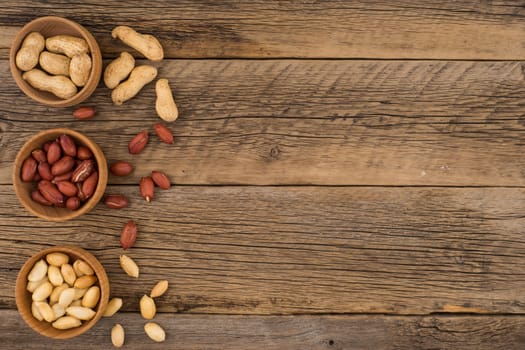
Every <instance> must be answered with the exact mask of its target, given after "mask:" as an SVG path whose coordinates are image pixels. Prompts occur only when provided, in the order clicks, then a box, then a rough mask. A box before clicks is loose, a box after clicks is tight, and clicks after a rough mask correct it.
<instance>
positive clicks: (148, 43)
mask: <svg viewBox="0 0 525 350" xmlns="http://www.w3.org/2000/svg"><path fill="white" fill-rule="evenodd" d="M111 36H112V37H113V38H115V39H116V38H118V39H120V40H122V41H123V42H124V44H126V45H128V46H131V47H132V48H134V49H135V50H137V51H138V52H140V53H141V54H143V55H144V57H146V58H147V59H148V60H152V61H161V60H162V59H163V58H164V50H163V49H162V45H161V44H160V42H159V41H158V40H157V38H155V37H154V36H153V35H150V34H140V33H138V32H136V31H135V30H133V29H132V28H130V27H128V26H118V27H115V28H114V29H113V31H112V32H111Z"/></svg>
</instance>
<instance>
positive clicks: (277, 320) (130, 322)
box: [0, 310, 525, 350]
mask: <svg viewBox="0 0 525 350" xmlns="http://www.w3.org/2000/svg"><path fill="white" fill-rule="evenodd" d="M0 316H1V320H2V321H0V333H1V334H2V342H3V344H4V345H5V346H6V347H8V348H9V349H42V348H53V349H71V348H82V349H100V348H110V347H111V340H110V336H109V334H110V329H111V327H113V325H114V324H115V323H121V324H122V325H123V327H124V329H125V331H126V343H125V347H126V349H144V348H148V349H154V348H159V349H160V348H162V349H207V350H213V349H221V350H222V349H232V350H235V349H243V350H249V349H279V350H285V349H312V350H314V349H330V350H332V349H334V350H335V349H371V350H387V349H388V350H393V349H465V350H468V349H473V350H474V349H475V350H483V349H487V350H488V349H490V350H497V349H505V350H513V349H523V347H524V346H525V338H524V337H523V328H524V327H525V317H523V316H514V317H511V316H490V317H488V316H426V317H415V316H413V317H399V316H394V317H392V316H365V315H363V316H358V315H355V316H354V315H352V316H233V315H228V316H224V315H213V316H210V315H180V314H157V316H156V317H155V321H156V322H158V323H159V324H161V325H162V326H163V327H164V328H165V330H166V334H167V337H166V342H165V343H163V344H154V343H153V342H152V341H151V340H149V338H147V337H146V335H145V334H144V330H143V325H144V323H145V321H144V320H143V319H142V318H141V317H140V314H134V313H119V314H117V315H115V316H114V317H112V318H110V319H107V318H103V319H102V320H101V321H99V323H98V324H97V325H95V327H94V328H92V329H91V330H90V331H89V332H88V333H86V334H84V335H82V336H80V337H78V338H75V339H72V340H68V341H62V342H60V341H56V340H50V339H47V338H44V337H41V336H38V335H36V333H34V332H33V331H32V330H31V329H29V328H28V327H27V326H26V325H25V323H24V322H23V320H22V319H21V318H20V316H19V315H18V314H17V313H16V311H12V310H9V311H8V310H2V311H0Z"/></svg>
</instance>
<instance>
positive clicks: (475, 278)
mask: <svg viewBox="0 0 525 350" xmlns="http://www.w3.org/2000/svg"><path fill="white" fill-rule="evenodd" d="M44 15H59V16H66V17H68V18H71V19H73V20H76V21H78V22H79V23H81V24H83V25H85V26H86V27H87V28H88V29H89V30H90V31H92V33H93V34H94V35H95V37H96V38H97V40H98V41H99V43H100V44H101V48H102V51H103V55H104V57H105V58H106V59H109V58H112V57H115V56H116V55H117V54H118V53H119V52H120V51H121V50H122V49H124V48H125V47H124V46H123V45H121V44H119V43H117V42H116V41H114V40H113V39H111V36H110V31H111V29H112V28H113V26H114V25H116V24H126V25H130V26H132V27H135V28H137V29H139V30H142V31H144V32H150V33H155V34H156V35H158V37H159V38H160V40H161V42H162V43H163V44H164V47H165V49H166V57H167V58H166V59H165V60H164V61H163V62H161V63H158V64H155V65H157V66H158V67H159V76H160V77H164V78H168V79H169V80H170V81H172V82H173V89H174V95H175V97H176V100H177V101H178V102H179V110H180V115H181V117H180V118H179V120H178V121H177V122H176V123H175V124H172V125H170V127H171V128H172V130H173V131H174V134H175V139H176V141H175V144H174V145H171V146H168V145H164V144H161V143H160V142H159V141H158V140H157V139H156V138H155V137H151V141H150V144H149V145H148V146H147V148H146V149H145V151H144V152H143V153H142V154H140V155H138V156H131V155H129V154H128V153H127V142H128V141H129V139H130V137H131V136H132V135H134V134H136V133H137V132H139V131H140V130H142V129H145V128H149V129H150V130H151V128H152V125H153V123H154V122H156V121H158V118H157V117H156V115H155V112H154V98H155V94H154V87H153V85H150V86H147V87H146V88H145V89H144V90H143V91H142V92H141V93H140V94H139V96H137V97H136V98H135V99H133V100H131V101H129V102H128V103H126V104H125V105H123V106H120V107H117V106H113V105H112V103H111V100H110V98H109V95H110V91H109V90H108V89H106V88H105V87H104V86H102V84H101V86H100V87H99V88H98V89H97V91H96V92H95V94H94V95H93V96H92V97H91V98H90V99H89V101H87V102H86V104H88V105H93V106H96V108H97V110H98V115H97V116H96V117H95V119H93V120H91V121H76V120H73V119H72V117H71V112H72V111H73V108H66V109H54V108H49V107H45V106H42V105H39V104H37V103H35V102H33V101H31V100H29V99H28V98H27V97H26V96H24V95H23V94H22V93H21V92H20V90H19V89H18V88H17V87H16V85H15V83H14V81H13V79H12V78H11V76H10V72H9V62H8V51H9V46H10V42H11V40H12V38H13V36H14V35H15V34H16V32H17V31H18V30H19V29H20V28H21V26H23V25H24V24H25V23H26V22H28V21H30V20H31V19H33V18H35V17H39V16H44ZM524 15H525V1H494V2H493V1H482V2H480V1H467V0H461V1H427V0H424V1H415V0H402V1H396V2H390V1H379V0H378V1H341V0H331V1H323V2H313V1H301V2H297V1H280V2H275V3H274V2H267V1H242V2H241V1H220V2H210V1H199V2H196V1H177V2H161V3H158V4H144V3H143V2H140V1H127V2H117V1H98V0H94V1H90V2H87V3H78V2H77V3H67V2H47V1H16V2H15V1H5V2H4V3H2V4H0V31H1V32H2V34H3V35H1V36H0V78H1V81H2V83H3V84H2V85H0V198H2V201H0V248H1V249H0V259H1V261H2V263H1V264H0V271H1V273H0V284H1V285H2V286H4V288H2V289H0V319H1V320H2V321H0V334H1V335H2V336H1V339H2V340H3V342H4V343H5V344H6V345H5V346H8V347H9V348H12V349H16V348H20V349H32V348H35V349H36V348H42V347H46V348H55V349H71V348H78V349H91V348H101V347H102V348H108V347H110V346H111V345H110V339H109V330H110V328H111V327H112V325H113V324H114V323H115V322H120V323H122V324H123V325H124V327H125V329H126V331H127V344H126V347H125V348H130V349H139V348H141V349H142V348H170V349H407V348H416V349H450V348H456V349H521V348H523V347H524V345H525V336H523V334H524V328H525V321H524V318H523V315H524V313H525V293H524V292H523V291H524V290H525V275H524V274H523V272H522V271H521V270H522V266H523V263H524V262H525V261H524V259H523V256H525V242H524V241H523V239H522V235H523V227H524V226H525V216H524V214H523V212H524V209H525V202H524V198H525V188H524V186H525V171H524V169H525V161H524V160H523V159H522V158H523V157H522V154H523V153H524V152H523V151H524V145H525V136H524V135H525V133H524V131H525V113H524V112H523V106H524V102H523V96H524V94H525V66H524V64H523V62H521V60H524V58H525V45H524V44H523V33H524V30H525V22H523V16H524ZM141 62H142V61H141ZM53 127H69V128H72V129H75V130H78V131H81V132H84V133H85V134H87V135H88V136H91V137H92V138H93V139H95V140H96V141H97V142H98V143H99V145H100V146H101V147H102V149H103V151H104V152H105V154H106V157H107V158H108V160H109V161H110V162H111V161H114V160H118V159H124V160H129V161H132V162H133V163H134V164H135V165H136V167H137V169H136V171H135V172H134V173H133V174H132V176H130V177H127V178H114V177H110V180H109V182H110V186H109V187H108V193H123V194H126V195H128V196H129V197H130V199H131V205H130V208H128V209H125V210H121V211H118V210H108V209H106V208H104V207H103V206H102V205H99V206H98V207H97V208H96V209H95V210H94V211H93V212H91V213H90V214H88V215H85V216H84V217H82V218H81V219H77V220H73V221H70V222H65V223H58V224H57V223H50V222H45V221H42V220H40V219H37V218H35V217H32V216H31V215H30V214H29V213H28V212H26V211H25V210H24V209H23V207H21V205H20V204H19V202H18V200H17V198H16V196H15V195H14V192H13V190H12V187H11V177H10V176H11V175H10V174H11V166H12V162H13V160H14V157H15V155H16V153H17V151H18V149H19V148H20V146H21V145H22V144H23V143H24V141H25V140H26V139H27V138H28V137H30V136H31V135H32V134H34V133H36V132H38V131H41V130H45V129H48V128H53ZM154 169H162V170H165V171H166V172H167V173H168V174H169V175H170V178H171V179H172V180H173V182H174V183H175V184H176V185H175V186H174V187H173V188H172V189H171V190H169V191H162V192H159V191H157V198H156V200H155V201H154V202H153V203H151V204H147V203H146V202H144V201H143V200H142V199H140V198H139V195H138V186H137V182H138V180H139V178H140V177H141V176H143V175H145V174H147V173H148V172H150V171H151V170H154ZM130 218H134V219H135V220H136V221H137V223H138V226H139V238H138V240H137V244H136V246H135V247H134V248H132V249H131V250H130V251H129V255H130V256H132V257H133V258H135V259H136V260H137V262H138V263H139V265H140V266H141V277H140V279H139V280H138V281H131V280H130V279H129V278H128V277H126V276H125V275H124V273H123V272H122V271H121V270H120V268H119V266H118V255H119V254H121V252H122V250H121V249H120V247H119V242H118V236H119V234H120V229H121V227H122V226H123V224H124V223H125V222H126V221H127V220H129V219H130ZM72 242H73V243H76V244H78V245H80V246H82V247H84V248H86V249H88V250H89V251H91V252H92V253H93V254H94V255H96V256H97V257H98V258H99V259H100V261H101V262H102V263H103V265H104V266H105V267H106V269H107V271H108V274H109V277H110V280H111V282H112V286H111V287H112V293H113V295H115V296H121V297H123V298H124V307H123V312H121V313H119V314H118V315H117V316H115V318H112V319H103V320H102V321H101V322H100V323H99V324H97V325H96V326H95V328H94V329H93V330H91V331H90V332H89V333H87V334H85V335H84V336H81V337H79V338H77V339H74V340H71V341H67V342H64V341H62V342H61V341H52V340H49V339H45V338H43V337H41V336H38V335H37V334H35V333H34V332H32V331H31V330H30V329H29V328H28V327H27V326H26V325H25V324H24V322H23V321H22V320H21V318H20V317H19V316H18V314H17V312H16V308H15V303H14V281H15V278H16V274H17V272H18V269H19V268H20V267H21V265H22V264H23V262H24V261H25V260H26V259H27V258H28V257H29V256H30V255H31V254H32V253H33V252H35V251H37V250H40V249H43V248H44V247H48V246H52V245H56V244H62V243H72ZM161 278H166V279H168V280H169V281H170V283H171V288H170V290H169V292H168V294H167V295H166V296H164V297H162V298H161V299H160V300H159V302H158V308H159V315H158V316H157V318H156V320H157V321H158V322H159V323H161V324H162V325H163V326H164V327H165V328H166V330H167V333H168V338H167V341H166V343H164V344H153V343H152V342H151V341H149V340H148V339H147V338H146V336H145V335H144V334H143V330H142V327H143V324H144V320H142V319H141V317H140V315H139V314H138V313H137V303H138V298H139V297H140V296H141V295H142V294H144V293H145V292H147V291H148V290H149V288H150V287H151V286H152V285H153V284H154V283H155V281H156V280H158V279H161Z"/></svg>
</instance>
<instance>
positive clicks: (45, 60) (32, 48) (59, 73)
mask: <svg viewBox="0 0 525 350" xmlns="http://www.w3.org/2000/svg"><path fill="white" fill-rule="evenodd" d="M44 49H47V51H46V50H44ZM15 63H16V66H17V67H18V69H20V70H21V71H23V72H25V73H23V74H22V78H23V79H24V80H26V81H27V82H28V83H29V84H30V85H31V86H32V87H34V88H35V89H39V90H42V91H47V92H50V93H52V94H54V95H55V96H57V97H59V98H61V99H68V98H71V97H73V96H75V95H76V93H77V92H78V88H81V87H83V86H84V85H85V84H86V83H87V81H88V79H89V76H90V74H91V67H92V59H91V56H90V52H89V45H88V44H87V42H86V41H85V40H84V39H82V38H77V37H74V36H70V35H55V36H52V37H49V38H47V39H46V38H44V36H43V35H42V34H40V33H38V32H32V33H29V34H28V35H27V36H26V37H25V38H24V41H23V42H22V45H21V47H20V49H19V50H18V52H17V53H16V57H15ZM37 66H38V67H39V68H41V69H39V68H38V67H37ZM46 72H47V73H46ZM48 73H49V74H48Z"/></svg>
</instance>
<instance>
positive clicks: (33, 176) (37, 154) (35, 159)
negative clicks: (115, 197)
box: [20, 134, 98, 210]
mask: <svg viewBox="0 0 525 350" xmlns="http://www.w3.org/2000/svg"><path fill="white" fill-rule="evenodd" d="M20 178H21V179H22V181H24V182H36V183H37V186H36V187H37V188H36V189H35V190H34V191H33V192H31V198H32V199H33V200H34V201H35V202H37V203H40V204H42V205H46V206H52V205H53V206H56V207H66V208H68V209H70V210H77V209H78V208H79V207H80V205H81V204H82V203H83V202H85V201H86V200H88V199H89V198H91V196H92V195H93V193H95V190H96V188H97V184H98V171H97V163H96V161H95V160H94V159H93V153H92V152H91V150H90V149H89V148H87V147H84V146H80V145H77V144H76V143H75V141H74V140H73V139H72V138H71V137H70V136H69V135H66V134H63V135H60V136H59V137H58V138H57V139H56V140H54V141H49V142H47V143H45V144H44V145H43V146H42V148H37V149H35V150H33V151H32V152H31V155H30V156H29V157H27V158H26V159H25V160H24V162H23V163H22V167H21V169H20Z"/></svg>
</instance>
